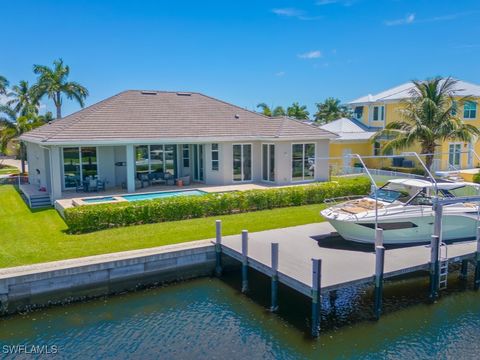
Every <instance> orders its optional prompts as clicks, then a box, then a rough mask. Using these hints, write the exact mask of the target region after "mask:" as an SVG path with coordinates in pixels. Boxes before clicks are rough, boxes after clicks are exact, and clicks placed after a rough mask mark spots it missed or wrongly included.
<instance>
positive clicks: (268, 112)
mask: <svg viewBox="0 0 480 360" xmlns="http://www.w3.org/2000/svg"><path fill="white" fill-rule="evenodd" d="M257 108H260V109H262V114H263V115H265V116H272V110H271V109H270V107H269V106H268V105H267V104H265V103H260V104H258V105H257Z"/></svg>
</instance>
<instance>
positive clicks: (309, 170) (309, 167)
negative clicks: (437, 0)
mask: <svg viewBox="0 0 480 360" xmlns="http://www.w3.org/2000/svg"><path fill="white" fill-rule="evenodd" d="M304 164H305V167H304V170H303V171H304V173H303V178H304V179H305V180H312V179H313V178H314V177H315V144H305V158H304Z"/></svg>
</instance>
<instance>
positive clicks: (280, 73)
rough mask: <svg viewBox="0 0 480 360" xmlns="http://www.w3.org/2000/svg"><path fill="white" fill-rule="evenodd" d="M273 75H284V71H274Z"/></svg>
mask: <svg viewBox="0 0 480 360" xmlns="http://www.w3.org/2000/svg"><path fill="white" fill-rule="evenodd" d="M275 76H278V77H282V76H285V71H279V72H277V73H275Z"/></svg>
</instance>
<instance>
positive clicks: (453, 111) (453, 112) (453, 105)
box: [450, 100, 458, 116]
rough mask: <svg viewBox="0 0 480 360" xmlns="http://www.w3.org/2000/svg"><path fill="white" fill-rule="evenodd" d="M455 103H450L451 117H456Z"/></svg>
mask: <svg viewBox="0 0 480 360" xmlns="http://www.w3.org/2000/svg"><path fill="white" fill-rule="evenodd" d="M457 106H458V105H457V102H456V101H455V100H453V101H452V107H451V109H450V114H451V115H452V116H456V115H457Z"/></svg>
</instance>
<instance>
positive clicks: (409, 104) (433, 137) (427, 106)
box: [374, 77, 480, 169]
mask: <svg viewBox="0 0 480 360" xmlns="http://www.w3.org/2000/svg"><path fill="white" fill-rule="evenodd" d="M413 84H414V85H415V87H414V88H413V89H412V90H411V92H410V93H411V96H412V97H411V98H410V99H408V100H405V101H404V102H403V104H402V105H403V106H402V108H401V110H399V111H400V115H401V117H402V120H400V121H394V122H391V123H389V124H387V126H386V127H385V129H384V130H382V131H380V132H378V133H377V134H376V135H375V138H374V141H375V140H376V141H378V140H380V138H382V137H384V138H385V137H387V139H389V140H387V142H386V143H385V144H384V145H383V146H382V152H383V153H386V152H390V151H392V150H396V149H398V150H401V149H406V148H408V147H411V146H412V145H414V144H416V143H418V144H420V147H421V152H422V154H427V155H426V161H425V165H426V166H427V168H428V169H430V168H431V166H432V162H433V154H434V153H435V149H436V148H437V147H438V146H441V144H442V143H443V142H444V141H447V140H448V141H462V142H469V141H471V140H472V138H473V136H478V135H480V130H479V129H477V128H476V127H475V126H473V125H471V124H465V123H464V122H463V121H462V119H460V118H459V117H458V116H457V111H456V106H457V105H456V104H457V103H460V104H463V103H465V102H467V101H469V100H470V99H471V98H470V97H469V96H465V97H462V98H461V99H460V100H458V101H455V99H454V96H455V93H456V84H457V81H456V80H454V79H452V78H450V77H448V78H440V77H436V78H433V79H428V80H426V81H413Z"/></svg>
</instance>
